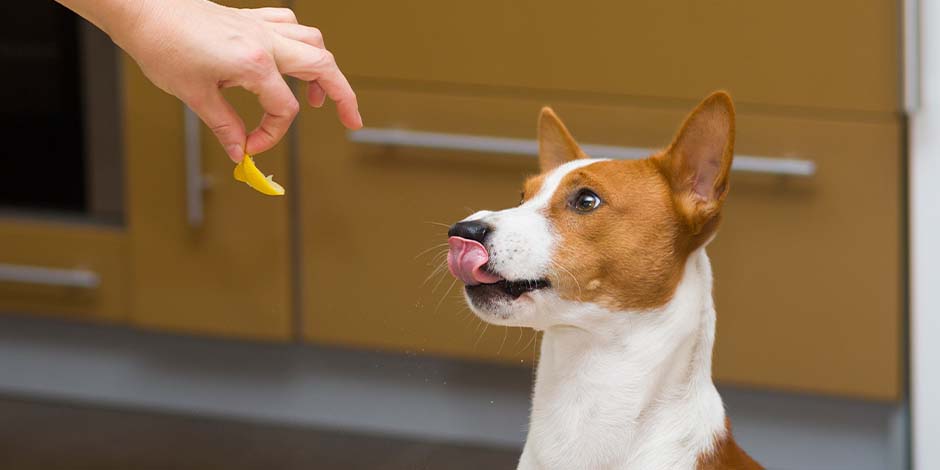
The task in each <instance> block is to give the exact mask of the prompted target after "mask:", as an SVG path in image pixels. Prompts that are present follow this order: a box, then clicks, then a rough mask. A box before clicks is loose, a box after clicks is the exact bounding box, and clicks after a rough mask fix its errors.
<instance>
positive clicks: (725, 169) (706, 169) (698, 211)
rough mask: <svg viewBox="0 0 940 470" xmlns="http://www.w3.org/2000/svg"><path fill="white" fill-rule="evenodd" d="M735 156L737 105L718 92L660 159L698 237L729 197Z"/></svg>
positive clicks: (693, 114) (691, 117) (693, 115)
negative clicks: (735, 114) (729, 183)
mask: <svg viewBox="0 0 940 470" xmlns="http://www.w3.org/2000/svg"><path fill="white" fill-rule="evenodd" d="M733 155H734V103H732V101H731V97H730V96H728V94H727V93H725V92H723V91H717V92H715V93H712V94H711V95H709V96H708V98H705V100H704V101H702V102H701V103H699V105H698V106H696V108H695V109H694V110H693V111H692V112H691V113H690V114H689V117H687V118H686V119H685V122H684V123H683V124H682V127H681V128H680V129H679V133H678V134H677V135H676V138H675V139H674V140H673V141H672V144H670V145H669V148H668V149H666V152H665V153H663V155H662V156H661V158H660V164H661V167H662V169H663V171H664V172H665V174H666V176H667V178H668V179H669V181H670V184H671V185H672V191H673V195H674V196H675V198H676V205H677V207H678V209H679V211H680V212H681V213H682V214H683V216H685V218H686V219H687V220H688V222H689V224H690V226H691V227H692V230H693V232H694V233H699V232H700V231H701V230H702V228H703V227H704V226H705V225H706V224H707V223H708V222H710V221H712V220H713V219H714V218H715V216H717V215H718V213H719V211H720V209H721V204H722V203H723V202H724V200H725V197H726V196H727V195H728V173H729V172H730V171H731V160H732V158H733Z"/></svg>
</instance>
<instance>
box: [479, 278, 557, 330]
mask: <svg viewBox="0 0 940 470" xmlns="http://www.w3.org/2000/svg"><path fill="white" fill-rule="evenodd" d="M550 290H551V284H550V283H549V282H548V281H547V280H545V279H538V280H523V281H507V280H502V281H499V282H496V283H493V284H477V285H474V286H466V287H464V292H465V293H466V296H467V303H468V304H469V305H470V309H471V310H473V313H475V314H476V315H477V316H478V317H480V319H482V320H483V321H486V322H489V323H493V324H497V325H505V326H529V327H531V326H534V325H532V324H531V323H532V318H531V317H532V315H533V314H534V312H535V305H536V302H537V300H538V298H539V297H541V296H543V295H544V294H545V293H546V292H548V291H550Z"/></svg>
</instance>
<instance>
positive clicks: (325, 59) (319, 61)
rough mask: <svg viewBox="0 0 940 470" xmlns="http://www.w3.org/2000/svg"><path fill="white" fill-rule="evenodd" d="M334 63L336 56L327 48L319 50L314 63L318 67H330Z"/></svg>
mask: <svg viewBox="0 0 940 470" xmlns="http://www.w3.org/2000/svg"><path fill="white" fill-rule="evenodd" d="M334 64H336V57H334V56H333V53H332V52H330V51H328V50H325V49H324V50H323V51H321V52H320V54H319V57H317V58H316V60H315V65H316V66H318V67H332V66H333V65H334Z"/></svg>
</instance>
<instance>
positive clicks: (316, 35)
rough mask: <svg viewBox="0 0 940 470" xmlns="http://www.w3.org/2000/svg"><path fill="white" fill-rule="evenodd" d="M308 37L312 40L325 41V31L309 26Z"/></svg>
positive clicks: (316, 41)
mask: <svg viewBox="0 0 940 470" xmlns="http://www.w3.org/2000/svg"><path fill="white" fill-rule="evenodd" d="M306 31H307V38H308V40H309V41H310V42H314V43H319V44H322V43H323V32H322V31H320V30H319V29H317V28H314V27H310V26H308V27H307V30H306Z"/></svg>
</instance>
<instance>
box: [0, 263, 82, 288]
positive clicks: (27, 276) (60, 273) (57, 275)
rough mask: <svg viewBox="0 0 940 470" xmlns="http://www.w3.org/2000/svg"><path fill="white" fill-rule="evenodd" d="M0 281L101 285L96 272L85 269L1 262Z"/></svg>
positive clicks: (68, 285) (72, 285) (54, 285)
mask: <svg viewBox="0 0 940 470" xmlns="http://www.w3.org/2000/svg"><path fill="white" fill-rule="evenodd" d="M0 282H12V283H18V284H34V285H41V286H52V287H74V288H79V289H96V288H98V286H99V285H101V279H100V278H99V277H98V274H97V273H95V272H93V271H88V270H86V269H59V268H43V267H38V266H24V265H19V264H3V263H0Z"/></svg>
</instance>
